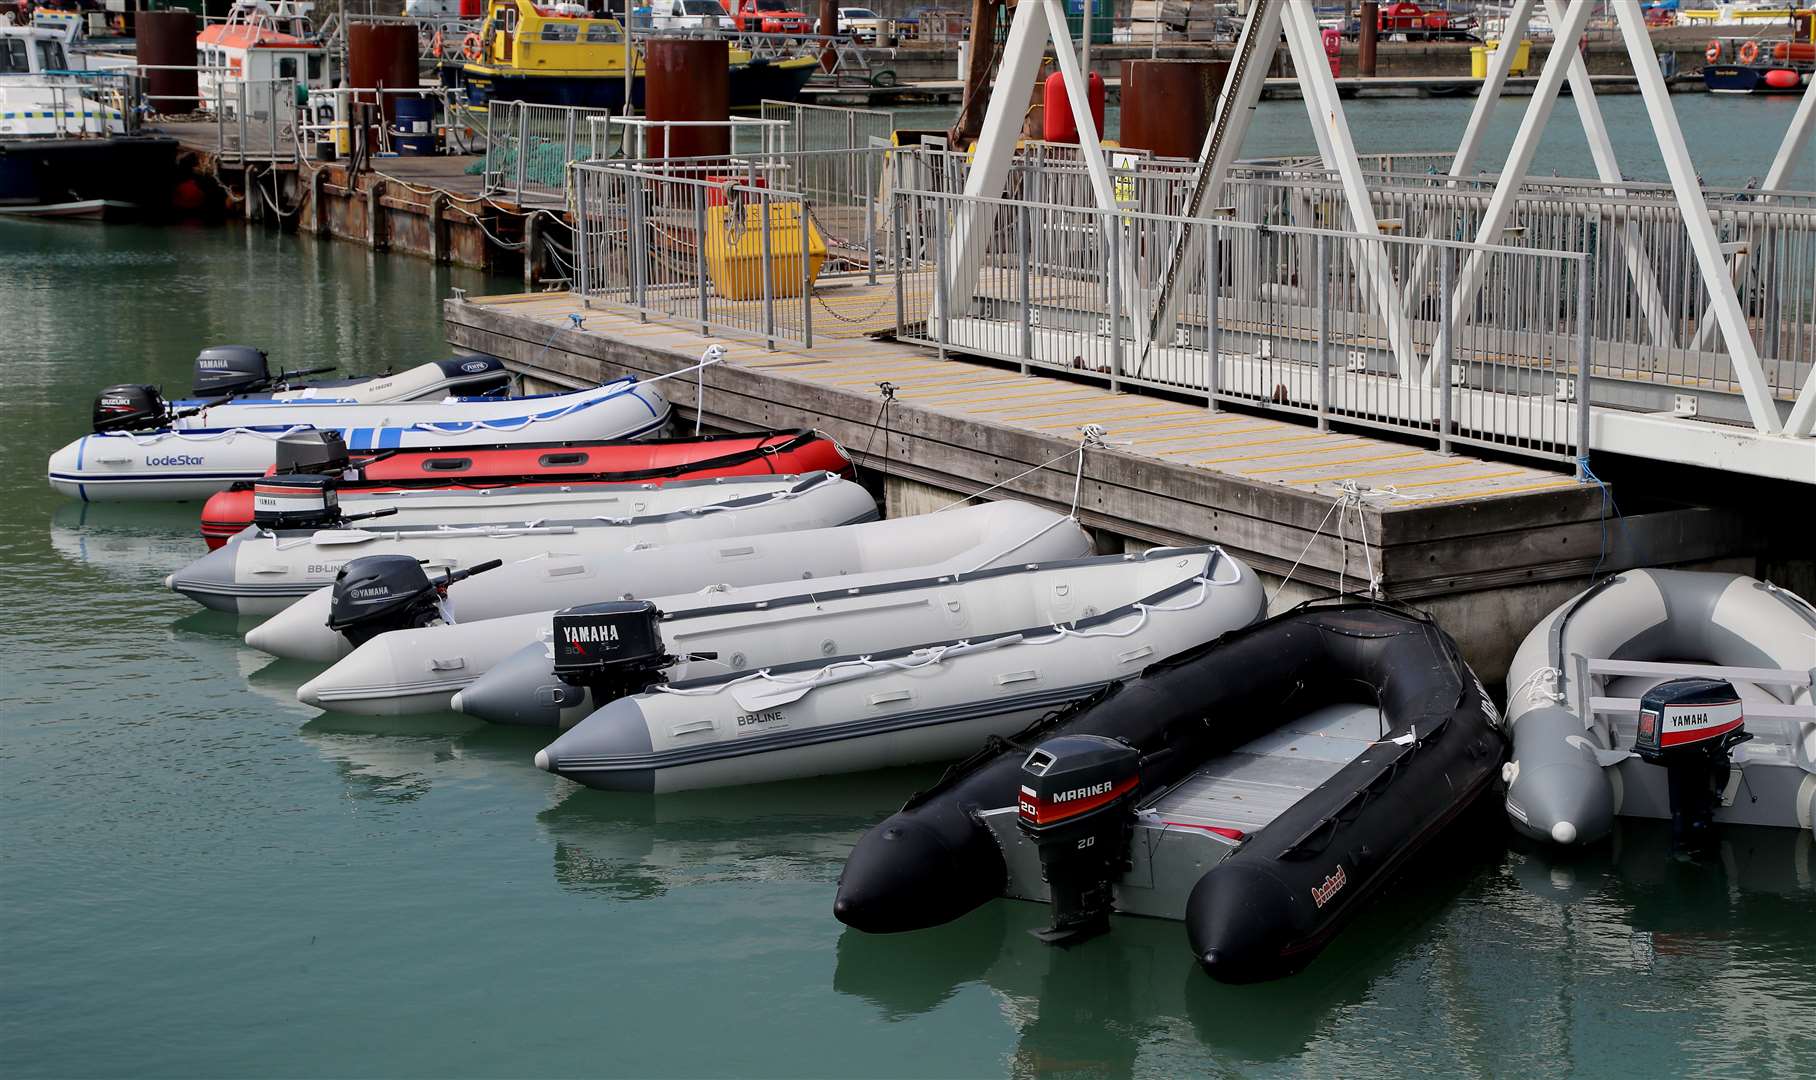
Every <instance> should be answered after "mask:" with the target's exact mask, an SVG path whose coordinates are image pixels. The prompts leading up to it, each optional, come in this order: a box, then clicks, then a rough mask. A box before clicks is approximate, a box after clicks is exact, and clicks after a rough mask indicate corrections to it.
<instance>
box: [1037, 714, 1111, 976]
mask: <svg viewBox="0 0 1816 1080" xmlns="http://www.w3.org/2000/svg"><path fill="white" fill-rule="evenodd" d="M1140 784H1141V754H1140V753H1139V752H1138V751H1136V750H1135V748H1133V747H1131V746H1129V745H1128V744H1126V743H1122V742H1118V741H1116V740H1115V739H1107V738H1104V737H1103V736H1101V735H1062V736H1060V737H1059V738H1056V739H1048V740H1047V741H1046V742H1044V743H1041V744H1040V745H1039V746H1037V747H1035V749H1034V752H1033V753H1031V754H1029V755H1028V757H1027V759H1026V760H1025V761H1023V762H1022V767H1021V798H1020V799H1019V800H1017V802H1018V804H1019V806H1020V813H1019V822H1020V825H1021V830H1022V833H1023V834H1024V835H1026V836H1027V837H1028V838H1029V839H1030V840H1032V841H1033V842H1034V846H1035V847H1036V849H1038V850H1039V852H1040V876H1041V878H1042V880H1044V881H1045V882H1046V883H1047V885H1048V887H1049V889H1050V890H1051V891H1052V896H1053V901H1052V902H1053V925H1052V926H1050V927H1048V928H1047V929H1045V930H1036V931H1034V936H1035V937H1037V938H1039V939H1041V940H1042V941H1045V942H1047V943H1048V944H1050V945H1071V944H1075V943H1077V942H1080V941H1083V940H1085V939H1086V938H1090V937H1095V936H1096V935H1098V934H1101V933H1104V932H1105V931H1107V930H1109V929H1110V905H1111V901H1112V900H1113V897H1112V895H1111V892H1110V885H1111V883H1112V882H1114V881H1115V880H1116V879H1117V878H1120V877H1122V875H1123V873H1124V872H1125V871H1126V870H1127V869H1128V866H1129V862H1128V852H1129V831H1130V827H1131V826H1132V825H1133V823H1134V814H1133V809H1134V802H1135V794H1136V792H1137V790H1138V789H1139V788H1140Z"/></svg>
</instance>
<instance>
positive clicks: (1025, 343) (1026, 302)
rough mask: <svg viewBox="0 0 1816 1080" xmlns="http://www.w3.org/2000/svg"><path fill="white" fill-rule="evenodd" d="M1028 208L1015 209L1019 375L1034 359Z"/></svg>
mask: <svg viewBox="0 0 1816 1080" xmlns="http://www.w3.org/2000/svg"><path fill="white" fill-rule="evenodd" d="M1028 213H1029V206H1028V204H1027V203H1022V204H1021V205H1019V206H1017V207H1016V208H1015V250H1016V252H1017V255H1018V256H1019V257H1018V259H1017V261H1018V262H1019V263H1020V265H1021V269H1020V270H1019V271H1018V273H1017V274H1016V283H1015V292H1016V299H1017V300H1018V301H1020V303H1021V358H1022V364H1021V373H1022V374H1023V375H1026V374H1027V373H1028V362H1029V361H1031V360H1033V359H1034V311H1033V301H1034V297H1033V291H1034V290H1033V281H1032V278H1033V271H1032V270H1030V269H1029V267H1028V263H1029V262H1030V261H1031V260H1030V255H1031V254H1032V252H1030V251H1029V250H1028V237H1029V233H1030V232H1031V230H1030V229H1029V228H1028Z"/></svg>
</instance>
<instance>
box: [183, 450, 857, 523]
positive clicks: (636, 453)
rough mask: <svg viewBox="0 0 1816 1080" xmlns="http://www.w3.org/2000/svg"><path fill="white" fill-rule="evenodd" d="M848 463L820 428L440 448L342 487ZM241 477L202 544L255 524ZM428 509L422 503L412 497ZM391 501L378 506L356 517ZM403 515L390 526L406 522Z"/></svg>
mask: <svg viewBox="0 0 1816 1080" xmlns="http://www.w3.org/2000/svg"><path fill="white" fill-rule="evenodd" d="M850 470H851V462H850V461H849V460H847V459H846V457H845V453H844V451H842V450H840V449H839V447H838V444H837V443H835V442H833V441H832V440H831V439H828V438H826V437H825V436H823V435H820V434H818V433H816V432H811V431H787V432H780V431H779V432H770V433H762V434H753V435H707V436H702V437H698V438H692V439H639V440H627V441H612V442H594V443H587V442H565V443H535V444H525V445H517V446H509V445H504V446H483V447H447V448H443V447H436V448H433V449H427V450H408V451H387V452H383V453H376V454H375V453H368V454H362V455H357V456H354V461H353V468H351V469H349V470H348V475H347V476H345V477H343V478H342V480H341V481H340V483H339V485H338V490H339V495H340V500H341V503H342V506H343V507H344V508H345V509H346V511H347V512H348V513H354V512H356V510H355V507H356V504H360V503H362V502H366V501H370V500H372V499H373V498H374V497H376V496H381V495H388V494H390V493H393V492H412V493H415V492H441V493H442V494H443V495H444V496H445V501H442V502H439V503H438V505H448V506H456V505H459V504H460V498H461V497H462V496H464V497H465V498H466V499H467V500H468V501H469V502H470V503H471V504H472V505H478V504H479V503H481V502H483V501H485V500H487V499H488V498H489V497H491V496H494V495H496V494H498V493H499V492H500V491H501V490H503V489H509V488H512V487H518V486H525V485H544V486H546V485H554V484H561V485H565V484H576V483H583V484H648V483H662V482H665V481H668V480H677V479H681V478H683V477H691V478H694V479H701V478H706V477H718V476H753V475H779V474H785V473H810V472H821V471H824V472H831V473H839V474H841V475H849V473H850ZM254 483H256V481H244V480H242V481H239V482H237V483H235V484H234V485H233V486H232V487H230V488H228V489H227V490H225V491H217V492H215V493H214V494H213V495H210V496H209V497H208V501H207V502H206V503H204V504H203V506H202V538H203V539H204V540H206V541H207V542H208V546H209V547H210V548H217V547H220V546H221V545H222V544H224V543H226V542H227V539H228V537H231V536H233V535H234V534H235V533H237V532H239V531H240V530H241V529H244V528H245V527H246V526H248V525H250V524H252V487H253V484H254ZM405 501H409V502H413V503H416V504H418V505H421V504H422V503H423V502H425V501H435V500H420V499H414V498H412V499H409V500H405ZM393 504H395V505H398V506H399V507H400V513H401V506H402V501H394V503H385V502H382V501H380V502H373V503H371V505H370V506H360V507H358V512H364V511H365V510H369V509H372V508H373V507H377V506H384V505H393ZM409 521H410V518H409V517H407V516H400V517H398V518H396V519H393V524H397V525H402V524H407V523H409Z"/></svg>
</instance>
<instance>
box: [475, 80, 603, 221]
mask: <svg viewBox="0 0 1816 1080" xmlns="http://www.w3.org/2000/svg"><path fill="white" fill-rule="evenodd" d="M486 113H487V137H486V160H485V174H484V194H486V195H497V196H506V197H509V198H510V199H511V200H512V201H514V202H516V203H519V204H522V203H523V202H524V201H525V200H526V199H529V200H545V201H552V202H557V203H560V202H563V201H565V200H566V198H567V175H568V166H569V165H570V164H572V163H573V162H575V161H581V160H589V159H591V158H593V157H595V156H598V157H603V156H604V155H605V154H606V153H608V152H609V149H610V148H609V147H602V146H599V145H597V141H598V138H597V137H596V136H595V134H594V132H593V129H594V127H595V126H596V125H594V124H592V123H589V121H590V120H593V119H594V118H598V119H599V120H601V121H603V120H604V118H605V117H606V116H608V115H609V113H608V112H607V110H605V109H583V108H573V107H569V106H565V105H534V104H530V103H528V102H522V101H494V102H492V103H491V104H490V106H489V107H488V108H487V110H486Z"/></svg>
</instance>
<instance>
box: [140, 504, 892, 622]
mask: <svg viewBox="0 0 1816 1080" xmlns="http://www.w3.org/2000/svg"><path fill="white" fill-rule="evenodd" d="M648 498H649V501H648V506H647V509H646V511H645V512H643V513H638V514H634V515H631V516H627V517H591V518H567V519H562V520H530V521H522V522H516V523H507V522H481V523H475V524H472V525H470V526H469V525H454V524H444V525H428V526H410V527H406V528H387V527H385V526H384V525H383V524H381V522H382V520H383V519H380V520H379V522H372V523H366V522H358V523H355V524H354V525H353V526H352V527H348V528H337V529H315V530H310V529H303V530H295V531H291V530H276V531H273V530H269V529H263V530H261V529H248V530H246V531H244V532H242V533H240V534H239V535H238V536H235V537H234V538H233V539H232V540H229V541H228V542H227V543H226V544H225V545H224V546H222V547H220V548H218V549H216V550H214V551H211V552H209V553H208V554H207V555H204V556H203V557H202V558H200V559H197V560H196V561H195V562H193V563H191V564H190V565H189V566H187V567H185V568H184V569H182V570H179V571H178V572H177V573H175V574H172V575H171V576H170V577H169V578H167V579H166V580H165V584H166V585H167V586H169V587H170V588H171V589H172V590H174V591H176V592H180V593H182V594H183V595H185V596H188V597H189V598H190V599H192V600H195V601H196V602H198V603H200V604H203V605H204V606H206V607H210V608H213V609H215V610H217V611H226V612H232V613H236V614H240V615H269V614H272V613H274V612H277V611H281V610H283V609H284V608H286V607H288V606H290V605H291V604H292V603H294V602H296V601H297V600H299V599H301V598H302V597H304V596H307V595H308V594H309V593H312V592H314V591H315V590H317V589H319V588H321V587H322V586H324V585H329V584H332V583H333V581H334V577H335V574H337V573H338V572H339V571H340V568H341V567H342V566H344V565H345V564H347V563H348V562H351V561H352V560H354V559H357V558H360V557H362V556H366V555H410V556H412V557H414V558H416V559H419V560H421V561H422V562H423V563H424V564H425V566H426V567H427V568H428V569H430V570H432V571H440V570H457V569H461V568H463V567H470V566H473V565H475V564H477V563H480V562H485V561H488V560H491V559H508V560H516V559H524V558H529V557H530V556H533V555H540V554H544V553H546V552H550V551H556V550H560V551H566V552H582V553H583V552H589V551H594V552H596V551H618V550H623V549H624V548H627V547H630V546H632V545H634V544H640V543H642V544H656V543H663V542H674V541H677V540H697V539H704V538H707V537H715V536H738V535H741V534H743V533H747V532H791V531H794V530H798V529H815V528H824V527H826V526H831V525H845V524H850V523H853V522H859V521H869V520H871V519H873V518H875V517H876V516H877V508H876V502H875V500H873V499H872V498H871V497H870V495H869V493H868V492H866V491H865V490H864V489H863V488H862V487H860V486H859V485H857V484H854V483H852V482H851V481H849V480H845V479H842V478H840V477H837V476H834V475H832V474H831V473H825V472H817V473H806V474H803V475H801V476H781V477H776V476H752V477H731V478H726V480H725V482H723V483H707V484H700V485H686V484H676V485H665V486H664V487H662V488H659V489H656V490H653V491H651V492H649V493H648Z"/></svg>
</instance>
